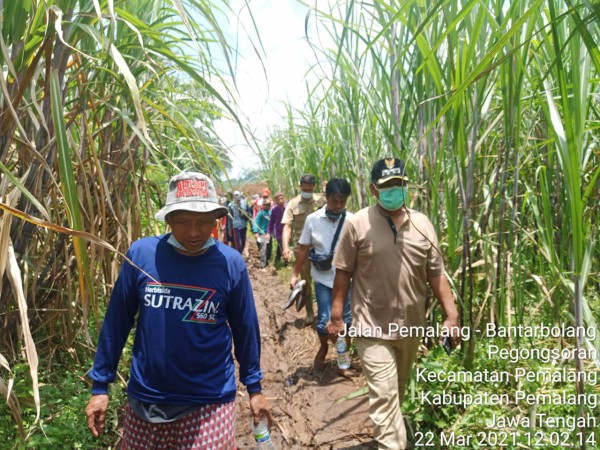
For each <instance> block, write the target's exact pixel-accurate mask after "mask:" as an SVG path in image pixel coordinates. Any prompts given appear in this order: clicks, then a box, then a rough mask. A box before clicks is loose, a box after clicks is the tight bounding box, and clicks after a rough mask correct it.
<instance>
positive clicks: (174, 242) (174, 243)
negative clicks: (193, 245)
mask: <svg viewBox="0 0 600 450" xmlns="http://www.w3.org/2000/svg"><path fill="white" fill-rule="evenodd" d="M167 243H169V244H171V245H172V246H173V247H175V248H178V249H179V250H183V251H184V252H188V253H191V252H190V251H189V250H188V249H187V248H185V247H184V246H183V245H181V243H180V242H179V241H178V240H177V239H175V236H173V234H171V236H169V239H167ZM213 245H215V241H214V239H213V238H212V237H209V238H208V240H207V241H206V242H205V243H204V245H202V248H200V249H199V250H197V251H196V252H193V253H197V252H200V251H202V250H206V249H207V248H209V247H211V246H213Z"/></svg>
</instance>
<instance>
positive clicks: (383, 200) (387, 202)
mask: <svg viewBox="0 0 600 450" xmlns="http://www.w3.org/2000/svg"><path fill="white" fill-rule="evenodd" d="M378 191H379V204H380V205H381V206H382V207H383V208H384V209H387V210H388V211H397V210H399V209H400V208H402V207H403V206H404V204H405V203H406V202H407V201H408V187H406V186H392V187H390V188H382V189H378Z"/></svg>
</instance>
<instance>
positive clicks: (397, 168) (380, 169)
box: [371, 158, 408, 185]
mask: <svg viewBox="0 0 600 450" xmlns="http://www.w3.org/2000/svg"><path fill="white" fill-rule="evenodd" d="M393 179H398V180H403V181H408V177H407V176H406V168H405V167H404V161H402V160H401V159H398V158H385V159H380V160H379V161H377V162H376V163H375V164H374V165H373V168H372V169H371V181H372V182H373V183H375V184H377V185H380V184H383V183H385V182H386V181H389V180H393Z"/></svg>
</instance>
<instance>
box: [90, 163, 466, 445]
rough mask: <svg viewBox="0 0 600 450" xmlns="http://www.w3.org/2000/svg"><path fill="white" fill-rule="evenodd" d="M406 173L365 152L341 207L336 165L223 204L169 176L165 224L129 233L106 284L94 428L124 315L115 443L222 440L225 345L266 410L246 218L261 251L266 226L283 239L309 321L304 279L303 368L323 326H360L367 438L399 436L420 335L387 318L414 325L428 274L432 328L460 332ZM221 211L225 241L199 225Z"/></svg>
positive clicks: (392, 441) (226, 421)
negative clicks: (153, 232)
mask: <svg viewBox="0 0 600 450" xmlns="http://www.w3.org/2000/svg"><path fill="white" fill-rule="evenodd" d="M407 186H408V177H407V174H406V170H405V166H404V162H403V161H402V160H400V159H398V158H386V159H382V160H379V161H377V162H376V163H375V164H374V165H373V167H372V170H371V183H370V192H371V194H372V195H373V196H374V197H375V199H376V203H375V204H374V205H373V206H370V207H367V208H364V209H362V210H360V211H358V212H356V213H354V214H352V213H351V212H349V211H347V210H346V205H347V202H348V198H349V197H350V195H351V191H352V189H351V186H350V183H349V182H348V181H347V180H345V179H342V178H331V179H330V180H328V182H327V184H326V186H325V189H324V190H325V192H324V194H321V193H316V192H315V188H316V179H315V177H314V176H313V175H310V174H307V175H304V176H302V178H301V179H300V184H299V188H300V194H298V195H297V196H296V197H294V198H292V199H291V200H290V201H289V203H288V204H287V205H285V198H284V196H283V194H282V193H277V194H275V196H274V200H275V201H274V203H275V205H273V204H272V203H273V201H272V200H271V198H270V192H269V191H268V190H263V192H262V193H261V196H260V198H258V199H257V200H256V201H254V202H253V204H252V205H248V204H247V202H246V201H245V199H243V196H242V195H241V193H239V192H234V193H233V195H232V198H231V200H230V201H229V203H228V204H227V202H223V201H221V202H219V200H218V199H217V195H216V191H215V188H214V185H213V183H212V180H210V178H209V177H207V176H206V175H204V174H201V173H197V172H183V173H181V174H179V175H176V176H175V177H173V178H172V179H171V181H170V183H169V190H168V194H167V201H166V205H165V207H163V208H162V209H161V210H160V211H159V212H158V213H157V215H156V217H157V219H159V220H164V221H165V222H166V223H167V224H168V225H169V227H170V229H171V231H170V232H168V233H165V234H163V235H160V236H156V237H148V238H144V239H141V240H139V241H137V242H135V243H134V244H133V245H132V246H131V248H130V250H129V251H128V253H127V260H126V261H125V262H124V264H123V267H122V269H121V272H120V275H119V278H118V280H117V283H116V284H115V287H114V289H113V293H112V296H111V301H110V303H109V306H108V310H107V313H106V317H105V320H104V323H103V326H102V329H101V332H100V337H99V342H98V349H97V353H96V358H95V360H94V365H93V367H92V370H91V371H90V373H89V376H90V378H91V379H92V380H93V387H92V397H91V399H90V401H89V404H88V406H87V408H86V415H87V421H88V427H89V428H90V430H91V432H92V433H93V434H94V435H96V436H97V435H98V433H99V432H101V431H102V429H103V428H104V424H105V421H106V411H107V408H108V392H109V389H108V386H109V384H110V383H111V382H113V381H114V379H115V375H116V371H117V365H118V361H119V359H120V356H121V351H122V350H123V347H124V345H125V342H126V340H127V336H128V334H129V332H130V330H131V329H132V327H133V325H134V323H136V322H137V326H136V332H135V340H134V345H133V350H132V356H131V375H130V380H129V384H128V405H127V409H126V412H125V419H124V420H125V424H124V430H123V447H122V448H124V449H138V448H140V449H142V448H177V449H188V448H189V449H213V448H219V449H225V450H232V449H235V448H236V446H235V406H234V403H233V402H234V399H235V393H236V387H235V385H236V380H235V364H234V360H233V354H232V350H233V349H235V358H236V360H237V361H238V363H239V379H240V381H241V382H242V384H244V385H245V387H246V389H247V391H248V395H249V399H250V408H251V411H252V415H253V418H254V423H255V424H258V422H259V421H260V420H261V419H266V420H267V422H268V424H269V425H271V423H272V416H271V407H270V405H269V402H268V401H267V399H266V397H265V396H264V395H263V394H262V386H261V380H262V379H263V373H262V371H261V368H260V331H259V324H258V317H257V313H256V308H255V305H254V298H253V293H252V288H251V284H250V280H249V276H248V271H247V268H246V264H245V262H244V259H243V258H242V255H241V252H242V251H243V249H244V247H245V239H246V234H247V224H248V222H251V223H252V227H253V230H252V231H253V232H254V235H255V237H256V238H257V241H259V240H260V241H259V242H260V244H261V246H260V248H261V265H262V264H263V259H262V257H263V254H262V252H263V248H264V252H265V253H266V254H267V255H268V254H270V251H271V249H270V248H269V246H268V245H267V244H270V243H271V240H272V239H271V237H272V236H273V237H274V239H275V240H277V241H278V253H279V252H280V257H281V258H283V259H284V260H285V261H291V260H292V251H293V253H294V255H295V263H294V269H293V272H292V276H291V280H290V287H292V288H293V287H295V286H296V284H297V283H298V281H299V280H300V279H303V280H305V281H306V283H305V284H304V288H303V293H302V295H303V296H304V300H305V305H306V318H305V324H306V325H312V324H313V323H314V311H313V299H312V284H313V280H314V290H315V295H316V304H317V323H316V327H315V328H316V332H317V334H318V336H319V343H320V346H319V349H318V350H317V352H316V356H315V358H314V366H315V369H317V370H319V369H321V368H322V367H323V365H324V363H325V359H326V356H327V352H328V343H329V341H330V340H332V339H335V338H336V337H337V336H338V335H339V334H342V335H344V334H345V335H346V336H350V333H348V330H349V329H354V330H359V331H358V332H356V333H354V334H353V335H354V336H356V338H355V345H356V349H357V351H358V355H359V357H360V361H361V368H362V372H363V374H364V376H365V379H366V381H367V384H368V387H369V404H370V409H369V416H370V418H371V420H372V422H373V425H374V428H373V430H374V431H373V433H374V438H375V440H376V441H377V443H378V446H379V448H380V449H404V448H406V446H407V438H406V431H405V429H404V421H403V418H402V413H401V405H402V400H403V397H404V391H405V389H406V385H407V381H408V379H409V376H410V373H411V368H412V364H413V362H414V360H415V358H416V355H417V349H418V346H419V342H420V338H419V337H418V336H411V337H405V336H404V335H403V334H401V332H400V330H401V329H402V327H407V328H408V327H410V328H416V329H418V328H419V327H421V328H423V327H425V326H426V319H425V299H426V292H427V285H429V286H431V288H432V291H433V293H434V295H435V296H436V297H437V299H438V301H439V303H440V305H441V308H442V312H443V315H444V321H443V330H445V331H446V333H447V334H448V336H449V337H450V339H451V342H452V344H453V345H454V346H455V345H457V344H458V342H459V339H460V328H459V326H458V312H457V309H456V305H455V302H454V297H453V295H452V292H451V289H450V285H449V283H448V280H447V278H446V275H445V272H444V264H443V258H442V256H441V253H440V252H439V249H438V244H437V237H436V234H435V231H434V228H433V226H432V224H431V222H430V221H429V220H428V219H427V217H426V216H425V215H423V214H421V213H419V212H417V211H415V210H413V209H411V208H409V207H408V205H407V203H408V202H407V200H408V188H407ZM225 217H227V218H228V219H226V221H227V222H230V227H231V233H230V234H228V238H227V239H229V236H231V240H230V241H229V244H231V245H228V244H227V243H224V242H221V241H219V240H218V239H214V238H213V237H212V233H213V230H214V227H215V226H216V225H217V224H221V225H222V223H223V218H225ZM278 227H279V228H278ZM226 228H227V225H226ZM292 237H294V239H293V240H292ZM292 242H293V245H291V244H292ZM236 250H237V251H236ZM267 262H268V256H266V255H265V259H264V263H265V264H266V263H267ZM391 324H394V325H395V326H394V327H393V328H392V327H390V325H391ZM360 330H362V332H361V331H360ZM378 331H379V333H378ZM348 339H349V337H348ZM342 375H345V374H344V373H342ZM169 445H170V446H169Z"/></svg>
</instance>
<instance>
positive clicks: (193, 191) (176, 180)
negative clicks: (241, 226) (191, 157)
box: [154, 172, 227, 220]
mask: <svg viewBox="0 0 600 450" xmlns="http://www.w3.org/2000/svg"><path fill="white" fill-rule="evenodd" d="M173 211H191V212H198V213H209V212H215V213H216V214H217V217H223V216H225V215H226V214H227V208H225V207H224V206H222V205H219V201H218V199H217V191H216V190H215V185H214V184H213V182H212V180H211V179H210V178H208V177H207V176H206V175H204V174H203V173H200V172H181V173H180V174H178V175H175V176H174V177H172V178H171V180H170V181H169V191H168V192H167V203H166V205H165V206H164V207H163V208H162V209H161V210H160V211H158V212H157V213H156V215H155V216H154V217H156V218H157V219H158V220H165V217H166V216H167V214H169V213H172V212H173Z"/></svg>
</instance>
